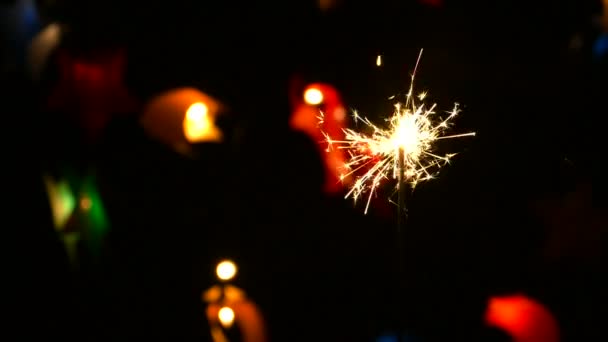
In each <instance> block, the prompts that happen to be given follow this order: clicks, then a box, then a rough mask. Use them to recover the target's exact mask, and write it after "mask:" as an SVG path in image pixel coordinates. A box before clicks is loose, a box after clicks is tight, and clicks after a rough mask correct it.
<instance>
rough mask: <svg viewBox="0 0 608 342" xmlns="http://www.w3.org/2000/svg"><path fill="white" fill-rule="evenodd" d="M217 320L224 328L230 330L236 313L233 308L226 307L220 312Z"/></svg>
mask: <svg viewBox="0 0 608 342" xmlns="http://www.w3.org/2000/svg"><path fill="white" fill-rule="evenodd" d="M217 318H218V319H219V320H220V323H221V324H222V326H223V327H224V328H230V327H231V326H232V324H233V323H234V311H233V310H232V309H231V308H229V307H227V306H224V307H223V308H221V309H220V311H218V313H217Z"/></svg>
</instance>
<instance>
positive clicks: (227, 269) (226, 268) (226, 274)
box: [215, 260, 237, 280]
mask: <svg viewBox="0 0 608 342" xmlns="http://www.w3.org/2000/svg"><path fill="white" fill-rule="evenodd" d="M236 271H237V268H236V265H235V264H234V263H233V262H232V261H230V260H224V261H222V262H220V263H219V264H217V268H216V269H215V273H216V274H217V277H218V278H220V279H221V280H230V279H232V278H234V276H235V275H236Z"/></svg>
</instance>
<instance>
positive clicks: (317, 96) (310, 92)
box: [304, 88, 323, 106]
mask: <svg viewBox="0 0 608 342" xmlns="http://www.w3.org/2000/svg"><path fill="white" fill-rule="evenodd" d="M304 101H305V102H306V103H307V104H309V105H313V106H316V105H320V104H321V103H323V93H322V92H321V91H320V90H319V89H317V88H308V89H306V91H305V92H304Z"/></svg>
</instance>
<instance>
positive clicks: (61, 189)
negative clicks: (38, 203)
mask: <svg viewBox="0 0 608 342" xmlns="http://www.w3.org/2000/svg"><path fill="white" fill-rule="evenodd" d="M44 182H45V185H46V189H47V193H48V196H49V200H50V204H51V213H52V215H53V223H54V225H55V228H56V229H58V230H62V229H63V228H64V227H65V225H66V224H67V222H68V220H69V218H70V216H71V215H72V212H73V211H74V208H75V207H76V200H75V199H74V195H73V194H72V191H71V190H70V187H69V185H68V183H67V182H65V181H62V182H54V181H53V180H52V179H51V178H50V177H45V178H44Z"/></svg>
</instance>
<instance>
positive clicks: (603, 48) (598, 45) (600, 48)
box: [593, 33, 608, 58]
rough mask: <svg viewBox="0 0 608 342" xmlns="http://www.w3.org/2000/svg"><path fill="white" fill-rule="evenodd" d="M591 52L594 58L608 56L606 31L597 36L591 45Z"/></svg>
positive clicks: (607, 35)
mask: <svg viewBox="0 0 608 342" xmlns="http://www.w3.org/2000/svg"><path fill="white" fill-rule="evenodd" d="M593 54H594V55H595V58H607V57H608V33H605V34H603V35H601V36H599V37H598V39H597V40H596V41H595V44H594V46H593Z"/></svg>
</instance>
